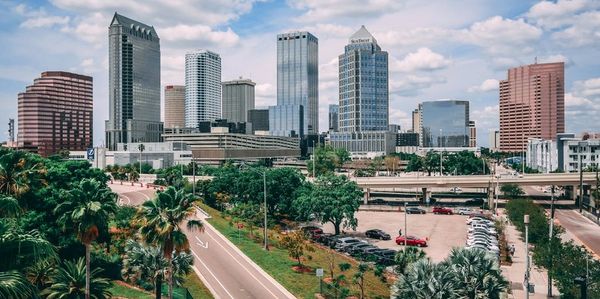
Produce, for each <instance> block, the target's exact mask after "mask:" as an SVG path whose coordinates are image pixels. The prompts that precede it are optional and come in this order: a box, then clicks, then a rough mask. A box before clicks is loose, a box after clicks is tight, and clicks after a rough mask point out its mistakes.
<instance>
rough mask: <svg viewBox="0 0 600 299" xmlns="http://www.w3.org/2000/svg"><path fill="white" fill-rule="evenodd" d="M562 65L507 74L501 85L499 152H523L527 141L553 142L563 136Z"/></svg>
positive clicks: (538, 66) (528, 67) (524, 68)
mask: <svg viewBox="0 0 600 299" xmlns="http://www.w3.org/2000/svg"><path fill="white" fill-rule="evenodd" d="M564 76H565V64H564V63H563V62H555V63H540V64H531V65H525V66H519V67H516V68H511V69H509V70H508V74H507V78H506V80H502V81H500V150H502V151H524V150H525V147H526V144H527V139H528V138H530V137H531V138H541V139H547V140H556V134H559V133H564V132H565V79H564Z"/></svg>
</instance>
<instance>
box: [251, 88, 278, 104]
mask: <svg viewBox="0 0 600 299" xmlns="http://www.w3.org/2000/svg"><path fill="white" fill-rule="evenodd" d="M254 91H255V93H256V103H255V106H256V107H266V106H270V105H274V104H275V103H274V102H273V100H274V99H275V98H276V97H277V92H276V89H275V86H273V85H272V84H270V83H263V84H256V86H255V87H254Z"/></svg>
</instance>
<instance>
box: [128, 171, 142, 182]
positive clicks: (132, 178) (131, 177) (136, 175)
mask: <svg viewBox="0 0 600 299" xmlns="http://www.w3.org/2000/svg"><path fill="white" fill-rule="evenodd" d="M139 179H140V174H139V173H138V172H137V171H135V170H134V171H132V172H131V173H129V180H130V181H132V182H137V181H139Z"/></svg>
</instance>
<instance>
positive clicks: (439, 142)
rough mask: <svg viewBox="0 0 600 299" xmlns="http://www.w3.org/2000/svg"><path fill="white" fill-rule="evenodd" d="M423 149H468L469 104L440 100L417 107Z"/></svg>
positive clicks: (466, 102)
mask: <svg viewBox="0 0 600 299" xmlns="http://www.w3.org/2000/svg"><path fill="white" fill-rule="evenodd" d="M419 114H420V116H421V125H420V126H421V132H420V135H421V136H422V137H421V138H422V145H423V147H469V131H470V129H469V122H470V119H469V102H468V101H455V100H442V101H427V102H423V103H421V104H420V105H419Z"/></svg>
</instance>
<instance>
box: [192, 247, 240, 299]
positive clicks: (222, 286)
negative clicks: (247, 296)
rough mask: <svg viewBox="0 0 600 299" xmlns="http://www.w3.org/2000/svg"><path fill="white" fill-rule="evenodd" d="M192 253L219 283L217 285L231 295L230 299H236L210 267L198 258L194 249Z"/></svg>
mask: <svg viewBox="0 0 600 299" xmlns="http://www.w3.org/2000/svg"><path fill="white" fill-rule="evenodd" d="M191 251H192V254H193V255H194V256H195V257H196V258H197V259H198V261H199V262H200V263H201V264H202V265H203V266H204V268H206V270H207V271H208V273H209V274H210V275H211V276H212V277H213V278H214V279H215V280H216V281H217V283H218V284H219V285H220V286H221V288H223V291H225V293H227V295H229V297H231V298H232V299H233V298H234V297H233V295H231V293H229V292H228V291H227V288H225V286H224V285H223V284H222V283H221V281H219V279H218V278H217V277H216V276H215V274H214V273H213V272H212V271H210V269H209V268H208V266H207V265H206V264H205V263H204V262H203V261H202V259H201V258H200V257H199V256H198V254H196V252H195V251H194V250H193V249H192V250H191Z"/></svg>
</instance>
